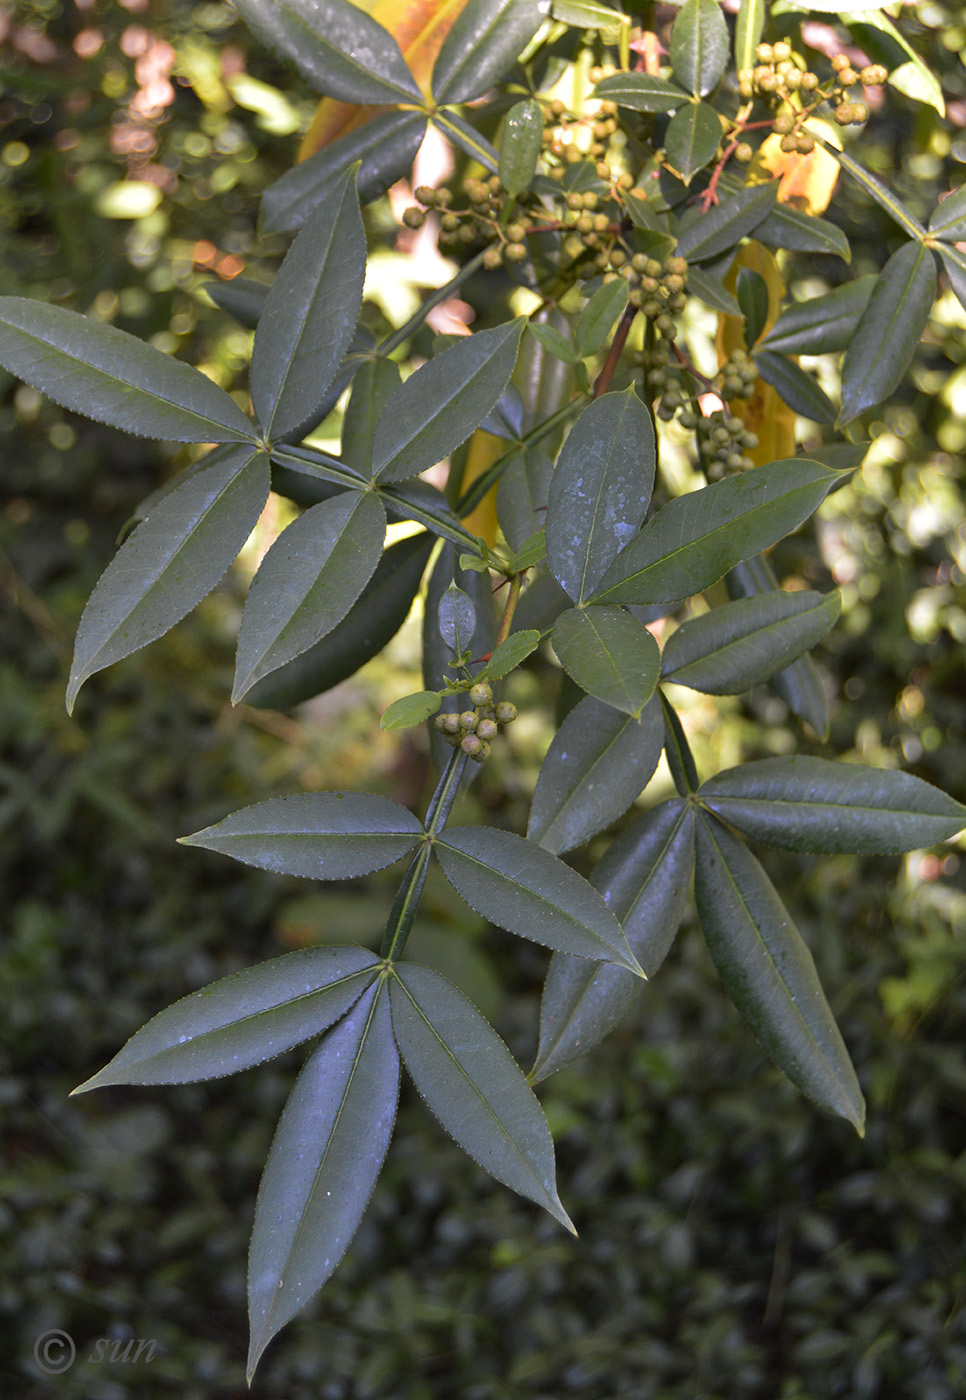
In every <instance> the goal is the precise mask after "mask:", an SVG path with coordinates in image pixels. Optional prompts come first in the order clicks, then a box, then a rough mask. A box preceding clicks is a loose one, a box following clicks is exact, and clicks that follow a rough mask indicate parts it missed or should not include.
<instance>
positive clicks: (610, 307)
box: [577, 277, 630, 398]
mask: <svg viewBox="0 0 966 1400" xmlns="http://www.w3.org/2000/svg"><path fill="white" fill-rule="evenodd" d="M629 291H630V289H629V287H628V284H627V283H626V282H625V281H624V279H623V278H622V277H618V278H615V280H614V281H613V282H605V283H604V285H603V286H602V287H598V288H597V290H596V292H594V293H593V294H592V296H590V297H589V298H588V301H587V305H586V306H585V307H584V309H583V311H581V313H580V320H579V321H578V322H577V354H578V355H581V356H584V355H597V354H599V353H600V351H601V350H603V348H604V346H605V345H606V344H607V342H608V340H609V339H610V334H611V332H612V331H613V329H614V324H615V322H616V321H617V318H618V316H620V314H621V312H622V311H623V310H624V307H625V306H626V305H627V298H628V295H629ZM604 397H605V398H606V397H608V396H607V395H604Z"/></svg>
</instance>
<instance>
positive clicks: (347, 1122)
mask: <svg viewBox="0 0 966 1400" xmlns="http://www.w3.org/2000/svg"><path fill="white" fill-rule="evenodd" d="M398 1096H399V1052H398V1050H397V1049H396V1042H395V1040H394V1039H393V1034H392V1021H391V1018H390V1012H389V998H388V996H387V995H386V989H385V987H384V985H383V984H382V983H381V982H380V983H379V985H378V986H377V987H375V988H374V989H373V990H372V991H371V992H369V993H367V994H366V995H364V996H363V997H361V998H360V1000H359V1001H357V1002H356V1004H355V1006H354V1007H353V1008H352V1010H351V1011H350V1012H349V1014H348V1015H347V1016H346V1017H345V1019H344V1020H343V1021H340V1022H339V1024H338V1025H337V1026H335V1027H334V1029H332V1030H331V1031H329V1033H328V1034H327V1035H326V1037H325V1039H324V1040H323V1041H322V1044H321V1045H320V1046H319V1047H318V1049H317V1050H315V1051H313V1053H312V1054H311V1055H310V1056H309V1059H308V1060H307V1062H306V1064H305V1068H304V1069H303V1070H302V1073H301V1074H300V1075H299V1077H298V1079H297V1080H296V1083H295V1088H294V1089H293V1090H292V1093H291V1095H290V1096H289V1100H288V1102H287V1104H286V1105H285V1109H284V1111H283V1113H282V1117H281V1119H280V1120H279V1124H278V1128H277V1129H276V1132H275V1138H274V1140H273V1142H272V1149H271V1152H270V1153H269V1156H268V1161H267V1162H266V1164H265V1171H264V1173H263V1174H262V1180H261V1184H260V1186H259V1188H258V1203H257V1205H256V1207H255V1225H254V1228H253V1230H252V1242H251V1251H250V1254H249V1261H248V1299H249V1314H250V1319H251V1347H250V1350H249V1356H248V1378H249V1382H250V1381H251V1377H252V1375H253V1373H254V1371H255V1367H256V1366H257V1365H258V1360H259V1357H260V1356H261V1354H262V1352H263V1351H264V1350H265V1348H266V1346H267V1345H268V1343H269V1342H270V1341H271V1339H272V1337H274V1336H275V1334H276V1332H278V1331H279V1330H280V1328H282V1327H284V1326H285V1324H286V1322H288V1321H289V1320H290V1319H291V1318H292V1317H294V1316H295V1314H296V1313H297V1312H298V1311H299V1309H300V1308H302V1307H303V1306H304V1305H305V1304H306V1303H307V1302H308V1300H309V1299H310V1298H311V1297H312V1296H313V1295H314V1294H315V1293H317V1292H318V1290H319V1289H320V1288H321V1287H322V1285H323V1284H324V1283H325V1281H326V1279H328V1278H329V1277H331V1275H332V1273H333V1272H334V1271H335V1269H336V1267H337V1266H338V1264H339V1261H340V1260H341V1258H342V1256H343V1254H344V1253H345V1251H346V1249H347V1248H348V1247H349V1243H350V1241H351V1240H352V1237H353V1235H354V1234H355V1232H356V1230H357V1229H358V1226H359V1221H360V1220H361V1219H362V1214H363V1212H364V1210H365V1208H366V1205H367V1204H368V1201H369V1197H370V1196H371V1195H372V1188H373V1187H374V1186H375V1184H376V1178H377V1176H378V1175H379V1172H380V1169H381V1167H382V1163H383V1160H384V1158H385V1155H386V1150H387V1148H388V1146H389V1139H390V1137H391V1136H392V1129H393V1123H394V1122H395V1117H396V1103H397V1100H398Z"/></svg>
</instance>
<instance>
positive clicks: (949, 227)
mask: <svg viewBox="0 0 966 1400" xmlns="http://www.w3.org/2000/svg"><path fill="white" fill-rule="evenodd" d="M929 232H930V233H931V234H932V236H933V238H942V239H944V240H945V241H946V242H947V243H956V242H958V241H959V240H960V239H963V238H966V185H960V187H959V189H957V190H953V191H952V193H950V194H948V195H947V196H946V198H945V199H941V200H940V201H939V203H938V204H937V205H936V207H935V209H934V210H933V211H932V215H931V217H930V219H929Z"/></svg>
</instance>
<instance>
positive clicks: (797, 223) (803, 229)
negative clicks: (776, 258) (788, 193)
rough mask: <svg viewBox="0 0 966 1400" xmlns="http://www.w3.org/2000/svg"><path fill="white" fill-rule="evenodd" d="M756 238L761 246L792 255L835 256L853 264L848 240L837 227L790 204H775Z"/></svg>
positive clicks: (758, 230)
mask: <svg viewBox="0 0 966 1400" xmlns="http://www.w3.org/2000/svg"><path fill="white" fill-rule="evenodd" d="M755 237H756V238H757V239H758V241H759V242H760V243H770V244H771V246H772V247H773V248H780V249H787V250H788V251H789V252H791V253H832V254H833V255H834V256H835V257H839V258H841V259H842V261H843V262H846V263H850V262H851V261H852V249H851V248H850V246H849V240H848V239H847V238H846V236H845V234H844V233H843V232H842V230H841V229H840V228H839V227H838V226H837V225H836V224H832V223H829V221H828V219H820V218H818V217H817V216H816V215H814V214H806V213H804V211H803V210H801V209H795V208H794V207H793V206H792V205H791V204H776V205H775V208H774V209H773V210H772V212H771V213H770V214H769V215H768V217H767V218H766V219H762V221H761V223H760V224H759V225H758V227H757V228H756V229H755Z"/></svg>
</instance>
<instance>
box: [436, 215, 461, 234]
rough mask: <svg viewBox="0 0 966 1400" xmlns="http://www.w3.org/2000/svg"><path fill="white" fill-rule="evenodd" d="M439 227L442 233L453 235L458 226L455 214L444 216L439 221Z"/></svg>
mask: <svg viewBox="0 0 966 1400" xmlns="http://www.w3.org/2000/svg"><path fill="white" fill-rule="evenodd" d="M439 226H440V228H441V229H442V230H443V232H444V233H454V232H455V231H456V229H458V228H459V226H460V221H459V216H458V215H457V214H444V215H443V217H442V218H441V219H440V221H439Z"/></svg>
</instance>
